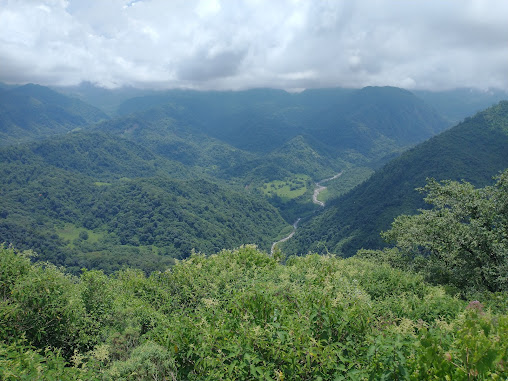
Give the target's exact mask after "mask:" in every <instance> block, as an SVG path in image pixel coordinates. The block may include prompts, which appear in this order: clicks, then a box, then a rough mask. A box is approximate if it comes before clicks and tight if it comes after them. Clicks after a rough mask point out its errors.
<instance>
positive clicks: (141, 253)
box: [0, 133, 286, 271]
mask: <svg viewBox="0 0 508 381" xmlns="http://www.w3.org/2000/svg"><path fill="white" fill-rule="evenodd" d="M0 158H1V161H0V162H1V165H0V178H1V182H0V186H1V188H0V189H1V193H2V198H1V200H0V242H7V243H12V244H14V245H16V246H17V247H20V248H32V249H34V250H36V251H37V252H38V253H39V254H40V258H41V259H48V260H51V261H52V262H54V263H58V264H66V265H68V266H69V267H70V268H71V269H72V270H79V269H80V268H81V267H88V268H91V267H94V268H103V269H106V270H107V271H112V270H114V269H118V268H120V267H121V266H122V264H130V265H131V266H136V267H140V268H144V269H145V270H147V271H148V270H152V269H155V268H160V266H162V265H163V264H164V263H165V264H166V265H167V264H168V263H170V262H171V261H172V258H180V257H185V256H187V255H189V254H190V252H191V250H192V249H193V248H194V249H196V250H198V251H204V250H220V249H222V248H232V247H236V246H239V245H241V244H244V243H255V244H258V245H259V246H260V247H261V248H263V249H265V250H268V249H269V247H270V245H271V243H272V242H273V241H274V240H275V239H276V238H277V236H278V234H279V232H280V231H281V230H283V229H284V228H285V227H286V223H285V222H284V220H283V219H282V217H281V216H280V214H279V212H278V211H277V210H276V209H275V208H274V207H272V206H271V205H270V204H268V202H266V201H264V200H263V199H260V198H254V197H252V196H248V195H246V194H244V193H238V192H235V191H232V190H231V189H229V188H225V187H224V186H219V185H216V184H214V183H212V182H210V181H208V180H200V179H197V178H194V179H192V180H184V179H183V178H186V179H190V178H192V173H191V172H189V171H188V170H185V169H182V168H181V165H180V164H176V165H175V164H174V163H172V162H170V161H167V160H164V159H162V158H157V157H155V156H154V155H153V154H152V153H151V152H149V151H147V150H146V149H144V148H142V147H140V146H137V145H136V144H134V143H132V142H129V141H125V140H122V139H118V138H115V139H113V138H111V137H108V136H107V135H104V134H85V133H73V134H70V135H66V136H64V137H60V138H58V139H52V140H50V141H45V142H40V143H32V144H30V145H26V146H19V147H5V148H3V149H1V150H0ZM178 178H179V179H178Z"/></svg>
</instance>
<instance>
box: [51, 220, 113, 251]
mask: <svg viewBox="0 0 508 381" xmlns="http://www.w3.org/2000/svg"><path fill="white" fill-rule="evenodd" d="M56 234H58V236H59V237H60V238H61V239H63V240H65V241H69V246H71V247H72V246H73V241H75V240H76V239H80V238H81V239H83V240H85V241H88V242H90V243H94V242H98V241H99V240H100V239H102V238H103V237H104V234H103V233H97V232H94V231H92V230H89V229H85V228H83V227H79V228H78V227H77V226H76V225H74V224H70V223H67V224H64V225H63V226H61V227H59V228H57V229H56ZM80 234H81V237H80ZM85 237H86V239H85Z"/></svg>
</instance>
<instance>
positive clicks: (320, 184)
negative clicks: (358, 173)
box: [270, 172, 342, 256]
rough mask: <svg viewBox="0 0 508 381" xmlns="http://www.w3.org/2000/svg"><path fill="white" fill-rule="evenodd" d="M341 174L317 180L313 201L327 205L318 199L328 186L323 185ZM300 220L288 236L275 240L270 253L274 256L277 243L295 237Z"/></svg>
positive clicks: (320, 204) (322, 205)
mask: <svg viewBox="0 0 508 381" xmlns="http://www.w3.org/2000/svg"><path fill="white" fill-rule="evenodd" d="M340 175H342V172H339V173H337V174H336V175H335V176H333V177H330V178H328V179H324V180H321V181H319V182H317V183H316V184H315V188H314V193H313V194H312V202H313V203H314V204H316V205H319V206H321V207H324V206H325V203H324V202H323V201H319V200H318V196H319V193H321V192H322V191H324V190H325V189H326V187H325V186H324V185H323V183H326V182H328V181H331V180H335V179H336V178H337V177H339V176H340ZM300 220H301V218H298V219H297V220H296V221H295V222H294V223H293V231H292V232H291V233H290V234H289V235H288V236H286V237H284V238H282V239H281V240H279V241H277V242H274V243H273V244H272V249H271V250H270V254H271V255H272V256H273V252H274V251H275V246H277V244H279V243H282V242H286V241H287V240H288V239H290V238H291V237H293V236H294V235H295V232H296V229H297V228H298V223H299V222H300Z"/></svg>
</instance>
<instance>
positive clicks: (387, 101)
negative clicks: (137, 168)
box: [119, 87, 447, 176]
mask: <svg viewBox="0 0 508 381" xmlns="http://www.w3.org/2000/svg"><path fill="white" fill-rule="evenodd" d="M119 113H120V114H123V115H127V114H129V113H135V116H136V117H137V118H141V119H143V120H147V118H150V119H151V121H152V123H158V124H161V123H162V124H164V123H166V124H168V123H169V122H170V121H171V123H173V124H174V123H177V124H179V125H180V126H186V127H187V128H191V129H192V130H193V131H194V133H197V132H199V133H200V134H202V136H207V137H210V138H214V139H216V140H217V141H221V142H223V143H227V144H229V145H230V146H233V147H234V148H236V149H239V150H242V151H246V152H249V153H252V154H256V155H261V157H265V156H266V155H267V154H270V153H273V152H274V151H277V150H279V151H280V150H281V149H282V147H284V146H285V145H287V144H288V143H289V142H290V141H291V140H292V139H295V138H297V137H298V136H301V137H303V138H304V140H305V141H306V144H307V145H308V146H309V147H310V148H311V149H312V150H314V151H316V152H317V154H318V155H320V156H323V157H325V158H326V159H327V160H332V161H336V160H337V159H341V160H346V161H348V162H355V163H360V162H361V163H362V164H365V163H375V164H377V162H378V161H381V162H383V161H386V160H387V159H388V158H391V157H393V156H394V155H397V154H399V153H400V152H401V151H402V150H403V149H405V148H408V147H409V146H411V145H414V144H416V143H418V142H420V141H422V140H424V139H427V138H429V137H430V136H432V135H434V134H436V133H438V132H441V131H442V130H443V129H445V128H446V127H447V123H446V122H445V121H444V120H443V119H442V118H441V117H440V116H439V115H438V114H437V113H436V112H435V111H434V110H433V109H432V108H430V107H429V106H427V105H426V104H425V103H424V102H423V101H422V100H421V99H419V98H417V97H416V96H414V95H413V94H412V93H410V92H408V91H406V90H402V89H398V88H391V87H383V88H374V87H371V88H365V89H361V90H346V89H323V90H309V91H304V92H302V93H301V94H290V93H287V92H284V91H281V90H271V89H257V90H248V91H239V92H197V91H189V90H172V91H168V92H165V93H162V94H159V95H151V96H146V97H139V98H134V99H131V100H128V101H126V102H124V103H123V104H122V105H121V106H120V108H119ZM150 114H153V115H159V120H158V121H155V120H154V118H153V117H151V116H150ZM164 119H165V120H164ZM158 135H161V134H160V133H159V134H158ZM158 138H159V140H160V139H164V138H165V136H159V137H158ZM186 142H189V139H187V140H186ZM242 164H243V163H242ZM322 169H323V168H321V170H322ZM336 169H337V168H335V169H333V170H331V172H334V171H335V170H336ZM307 174H309V175H311V176H313V173H307Z"/></svg>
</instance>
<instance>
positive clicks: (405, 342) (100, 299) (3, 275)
mask: <svg viewBox="0 0 508 381" xmlns="http://www.w3.org/2000/svg"><path fill="white" fill-rule="evenodd" d="M0 261H1V263H0V264H1V266H0V269H1V271H0V295H1V304H0V319H1V321H2V327H3V329H2V330H1V337H0V339H1V341H0V343H1V344H0V378H2V379H4V380H18V379H41V380H42V379H62V380H66V379H70V380H72V379H74V380H77V379H100V380H102V379H103V380H143V379H154V380H318V379H321V380H341V379H357V380H367V379H392V380H393V379H424V380H426V379H442V380H444V379H453V380H473V379H487V378H488V379H504V378H505V377H506V376H507V375H508V369H507V368H506V364H507V361H508V341H507V340H506V338H507V337H508V311H507V310H506V306H507V305H508V300H507V297H506V294H502V293H489V292H485V293H483V294H478V295H477V296H476V297H477V299H475V300H462V299H459V298H458V297H454V296H450V295H449V294H447V293H446V292H445V289H444V288H443V287H441V286H432V285H429V284H428V283H426V282H425V281H424V280H423V278H422V276H420V275H417V274H414V273H410V272H407V271H403V270H400V269H394V268H392V267H390V266H389V265H388V264H379V263H377V262H375V261H369V260H366V259H360V258H349V259H341V258H338V257H334V256H319V255H309V256H306V257H291V258H289V259H288V260H287V261H286V262H285V264H282V263H281V262H280V261H278V260H277V258H270V257H268V256H267V255H266V254H265V253H263V252H260V251H258V250H257V249H256V248H255V247H253V246H245V247H241V248H239V249H237V250H233V251H222V252H220V253H219V254H215V255H211V256H209V257H205V256H204V255H200V254H193V255H192V256H191V257H190V258H189V259H186V260H183V261H179V262H178V263H177V264H176V265H175V266H174V267H172V268H171V269H170V270H167V271H165V272H154V273H152V274H151V275H150V276H148V277H147V276H145V275H144V273H143V272H142V271H138V270H123V271H120V272H117V273H115V274H112V275H109V276H108V275H105V274H104V273H102V272H101V271H84V272H83V273H82V274H81V275H80V276H79V277H75V276H70V275H67V274H65V273H64V272H63V271H62V269H59V268H56V267H54V266H52V265H49V264H43V263H36V264H32V263H30V260H29V258H28V256H27V253H17V252H16V251H15V250H13V249H9V248H3V249H1V254H0Z"/></svg>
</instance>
